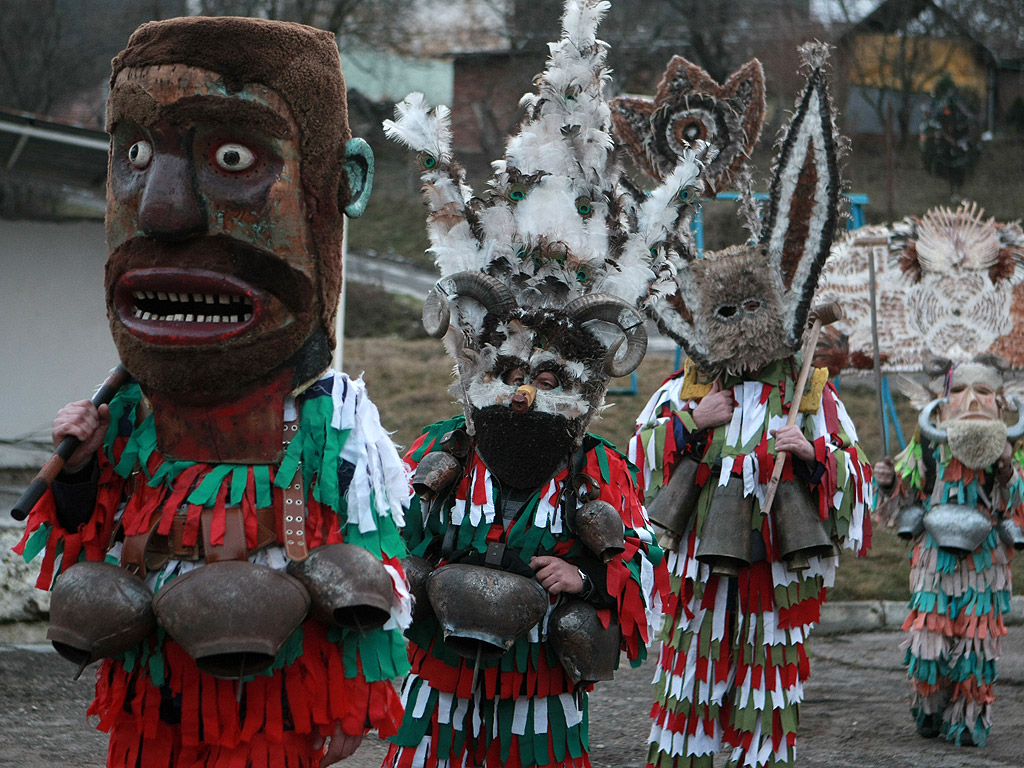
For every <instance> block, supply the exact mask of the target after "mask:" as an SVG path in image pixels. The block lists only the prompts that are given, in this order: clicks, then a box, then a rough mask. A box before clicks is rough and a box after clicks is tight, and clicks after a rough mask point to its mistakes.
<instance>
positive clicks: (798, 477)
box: [629, 44, 871, 768]
mask: <svg viewBox="0 0 1024 768" xmlns="http://www.w3.org/2000/svg"><path fill="white" fill-rule="evenodd" d="M802 55H803V57H804V60H805V62H806V63H807V66H808V68H809V70H810V72H809V75H808V83H807V87H806V88H805V90H804V92H803V94H802V95H801V97H800V99H799V100H798V102H797V107H796V111H795V114H794V115H793V117H792V118H791V120H790V123H789V125H788V126H787V128H786V131H785V133H784V136H783V138H782V141H781V150H780V155H779V158H778V162H777V165H776V172H775V176H774V178H773V180H772V185H771V194H770V200H769V209H768V211H767V215H766V217H765V219H764V224H763V225H762V224H761V222H760V218H759V217H758V216H757V215H756V210H754V208H755V206H754V205H753V200H752V195H749V190H748V195H747V201H746V205H745V207H746V209H747V212H748V226H749V227H750V229H751V231H753V232H755V238H756V242H754V243H753V244H747V245H740V246H733V247H730V248H727V249H725V250H723V251H718V252H715V253H706V254H704V255H703V257H702V258H693V256H692V254H691V253H689V252H687V251H686V249H685V248H681V249H680V250H679V254H680V255H679V256H678V257H676V258H675V259H674V266H675V268H676V283H677V291H676V292H675V293H672V294H668V295H660V296H658V297H656V298H655V300H654V301H653V302H652V303H651V304H650V305H649V306H650V308H651V310H652V314H653V316H654V318H655V319H656V320H657V322H658V323H659V326H660V327H661V328H662V330H663V331H665V332H666V333H667V334H668V335H669V336H671V337H672V338H673V339H675V340H676V341H677V342H678V343H679V344H680V345H681V346H682V347H683V348H684V349H685V350H686V352H687V354H688V355H689V359H688V360H687V361H686V364H685V366H684V368H683V369H682V370H681V371H679V372H677V373H675V374H673V375H672V376H671V377H669V379H668V380H667V381H666V382H665V383H664V384H663V385H662V387H661V389H659V390H658V392H656V393H655V394H654V396H653V397H652V398H651V400H650V401H649V402H648V404H647V406H646V407H645V408H644V410H643V412H642V413H641V414H640V416H639V418H638V420H637V433H636V435H635V436H634V438H633V440H632V442H631V443H630V449H629V458H630V459H631V460H632V461H633V462H634V463H635V464H636V465H637V467H639V469H640V474H641V478H642V480H643V484H644V486H645V489H646V493H647V494H648V508H649V510H650V514H651V519H652V521H654V522H655V523H656V524H658V525H660V526H661V527H663V528H665V529H666V535H665V538H664V539H663V540H662V543H663V545H664V546H665V548H666V550H667V551H668V566H669V571H670V573H671V574H672V598H671V600H670V602H669V603H668V604H667V605H666V610H665V614H666V621H665V625H664V627H663V629H662V633H661V640H662V648H661V656H660V659H659V665H658V670H657V672H656V673H655V679H654V684H655V702H654V706H653V709H652V712H651V716H652V718H653V720H654V723H653V725H652V729H651V734H650V750H649V754H648V764H649V765H652V766H659V767H660V766H706V767H708V768H710V766H711V765H712V760H713V755H714V754H715V753H716V752H718V751H720V750H722V749H723V748H724V749H730V750H731V757H730V760H729V765H737V766H740V765H742V766H762V765H777V764H792V763H793V761H794V760H795V755H796V749H795V745H796V732H797V725H798V719H799V717H798V715H799V706H800V702H801V700H802V698H803V683H804V680H805V679H806V678H807V675H808V672H809V665H808V659H807V655H806V652H805V650H804V641H805V640H806V638H807V635H808V632H809V631H810V630H811V628H812V627H813V626H814V624H815V623H816V622H817V621H818V619H819V614H820V609H821V605H822V603H823V601H824V599H825V592H826V589H827V588H828V587H829V586H831V585H832V582H833V578H834V573H835V568H836V565H837V563H838V548H839V547H846V548H848V549H852V550H853V551H855V552H857V553H858V554H862V553H863V552H864V551H865V550H866V549H867V547H868V546H869V535H870V520H869V518H868V517H867V516H866V514H865V513H866V510H867V508H868V505H869V503H870V494H871V471H870V467H869V465H868V464H867V462H866V460H865V458H864V456H863V454H862V452H861V450H860V448H859V447H858V445H857V442H856V441H857V435H856V432H855V430H854V426H853V424H852V423H851V421H850V419H849V417H848V415H847V413H846V411H845V409H844V407H843V405H842V403H841V402H840V400H839V398H838V396H837V394H836V391H835V389H834V388H833V387H832V385H831V384H830V383H828V379H827V371H826V370H824V369H819V370H814V371H813V374H812V373H811V371H810V369H809V360H807V355H806V352H805V354H804V356H803V357H804V360H803V361H802V360H801V357H800V355H799V354H798V348H799V346H800V343H801V339H802V337H803V336H804V331H805V324H806V322H807V320H808V315H809V305H810V301H811V297H812V295H813V293H814V288H815V284H816V282H817V277H818V274H819V271H820V269H821V265H822V264H823V263H824V261H825V259H826V257H827V256H828V253H829V247H830V245H831V243H832V238H833V235H834V231H835V228H836V225H837V222H838V221H839V219H840V212H839V202H840V179H839V173H838V168H837V165H838V147H837V144H838V143H839V141H840V139H841V137H839V136H838V135H837V133H836V129H835V126H834V115H833V112H832V108H831V104H830V99H829V95H828V91H827V82H826V74H825V71H824V65H825V60H826V58H827V49H826V48H825V47H824V46H822V45H820V44H811V45H807V46H804V47H803V48H802ZM685 235H686V233H680V234H679V241H680V242H685ZM825 321H826V319H825V318H824V317H822V316H818V317H816V319H815V323H814V326H813V328H812V332H811V333H810V334H809V338H808V340H807V342H806V344H812V343H813V338H814V337H815V336H816V333H817V329H818V327H819V325H820V323H822V322H825ZM798 372H799V375H798ZM808 378H809V380H810V387H809V391H805V388H804V387H803V386H802V384H803V382H804V381H806V380H808ZM779 472H781V478H780V477H779V474H778V473H779ZM780 479H781V482H778V481H779V480H780ZM776 482H777V485H776ZM652 498H653V501H652Z"/></svg>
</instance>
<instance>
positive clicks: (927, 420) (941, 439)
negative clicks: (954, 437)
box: [917, 397, 949, 445]
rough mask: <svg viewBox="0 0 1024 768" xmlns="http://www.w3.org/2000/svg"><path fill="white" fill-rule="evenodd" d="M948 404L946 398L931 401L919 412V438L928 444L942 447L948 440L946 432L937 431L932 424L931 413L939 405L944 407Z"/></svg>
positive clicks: (942, 430)
mask: <svg viewBox="0 0 1024 768" xmlns="http://www.w3.org/2000/svg"><path fill="white" fill-rule="evenodd" d="M948 402H949V398H948V397H940V398H939V399H937V400H932V401H931V402H930V403H928V405H926V406H925V407H924V408H923V409H922V410H921V415H920V416H918V417H917V428H918V429H919V430H921V437H923V438H924V439H925V440H927V441H928V442H930V443H934V444H937V445H944V444H945V443H946V442H947V440H948V437H947V436H946V430H944V429H939V428H938V427H936V426H935V425H934V424H932V413H933V412H934V411H935V409H936V408H938V407H939V406H940V405H945V404H946V403H948Z"/></svg>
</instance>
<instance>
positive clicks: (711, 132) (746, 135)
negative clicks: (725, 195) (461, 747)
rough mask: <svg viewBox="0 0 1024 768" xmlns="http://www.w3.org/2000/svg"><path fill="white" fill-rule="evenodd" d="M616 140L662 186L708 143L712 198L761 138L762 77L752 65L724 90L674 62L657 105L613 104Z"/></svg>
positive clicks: (627, 100) (638, 101)
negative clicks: (689, 151)
mask: <svg viewBox="0 0 1024 768" xmlns="http://www.w3.org/2000/svg"><path fill="white" fill-rule="evenodd" d="M611 106H612V123H613V125H614V128H615V133H616V136H617V137H618V139H619V141H620V142H621V143H622V144H623V145H624V146H625V147H626V149H627V151H628V152H629V153H630V155H631V157H632V158H633V161H634V162H635V163H637V165H639V166H640V167H641V168H643V169H644V170H645V171H646V172H647V173H648V174H649V175H650V176H652V177H653V178H654V179H656V180H657V181H663V180H664V179H665V177H666V176H667V175H668V174H669V173H671V172H672V169H673V168H674V167H675V165H676V163H677V162H679V159H680V158H681V156H682V154H683V150H684V149H685V148H686V147H692V146H696V142H698V141H706V142H707V143H709V144H711V145H712V146H714V147H715V148H716V149H717V150H718V157H717V158H715V160H714V161H713V162H711V163H709V165H708V168H707V171H706V173H705V175H704V183H705V189H704V194H705V195H706V196H710V195H713V194H715V192H716V191H717V190H720V189H724V188H725V187H726V186H727V185H728V184H730V183H731V181H732V179H733V177H734V176H735V174H736V173H737V172H738V170H739V169H740V167H741V166H742V165H743V164H744V162H745V161H746V160H747V158H748V157H749V156H750V152H751V151H752V150H753V148H754V145H755V144H756V143H757V140H758V138H759V137H760V136H761V126H762V124H763V123H764V112H765V96H764V71H763V69H762V68H761V62H759V61H758V60H757V59H751V60H750V61H748V62H747V63H746V64H744V65H743V66H742V67H740V68H739V69H738V70H736V71H735V72H734V73H732V74H731V75H730V76H729V79H728V80H726V81H725V83H723V84H722V85H719V84H718V83H717V82H715V80H714V79H713V78H712V77H711V76H710V75H709V74H708V73H707V72H706V71H705V70H704V69H702V68H701V67H699V66H697V65H696V64H694V63H692V62H690V61H687V60H686V59H684V58H682V57H681V56H673V57H672V60H671V61H670V62H669V64H668V67H667V68H666V69H665V74H664V76H663V77H662V79H661V82H660V83H659V84H658V91H657V93H656V95H655V97H654V99H645V98H639V97H622V98H619V99H614V100H613V101H612V104H611Z"/></svg>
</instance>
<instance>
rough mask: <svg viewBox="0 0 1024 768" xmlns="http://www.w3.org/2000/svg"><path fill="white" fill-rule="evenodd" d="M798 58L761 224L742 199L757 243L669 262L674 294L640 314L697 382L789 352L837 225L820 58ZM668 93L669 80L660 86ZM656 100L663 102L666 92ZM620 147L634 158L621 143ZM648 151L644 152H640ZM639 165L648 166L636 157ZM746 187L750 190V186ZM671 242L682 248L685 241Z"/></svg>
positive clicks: (813, 54)
mask: <svg viewBox="0 0 1024 768" xmlns="http://www.w3.org/2000/svg"><path fill="white" fill-rule="evenodd" d="M801 55H802V58H803V61H804V65H805V67H806V68H807V70H808V75H807V85H806V87H805V88H804V91H803V93H802V94H801V96H800V99H799V100H798V102H797V106H796V110H795V112H794V114H793V117H792V119H791V120H790V122H789V124H788V125H787V126H786V128H785V131H784V135H783V136H782V139H781V142H780V151H779V157H778V160H777V162H776V164H775V166H774V167H775V174H774V177H773V179H772V182H771V192H770V195H769V200H768V210H767V212H766V215H765V216H764V217H763V218H762V217H761V216H760V215H759V213H760V212H759V211H758V210H757V206H756V203H755V202H754V197H753V195H752V194H750V189H749V188H747V189H745V190H743V191H744V193H745V198H746V200H745V206H744V212H745V213H746V214H747V222H748V226H749V227H750V229H751V231H752V232H753V233H754V240H755V241H756V243H757V244H756V245H742V246H734V247H731V248H727V249H725V250H723V251H720V252H718V253H708V254H704V255H703V257H702V258H695V256H696V255H695V254H694V253H692V252H686V251H680V252H677V253H671V254H670V255H669V259H670V261H671V262H672V265H673V267H674V270H675V279H674V282H675V286H674V287H675V290H674V291H671V292H667V293H665V294H660V295H657V296H655V297H653V299H652V300H651V301H650V302H649V303H648V304H647V306H646V308H647V309H648V310H649V312H650V313H651V315H652V317H653V318H654V319H655V321H656V322H657V323H658V326H659V327H660V328H661V330H662V331H664V332H665V333H666V334H668V335H669V336H671V337H672V338H673V339H674V340H675V341H676V342H677V343H678V344H679V345H680V346H682V347H683V348H684V349H685V350H686V352H687V354H688V355H689V356H690V357H691V358H692V359H693V361H694V362H695V363H696V364H697V366H698V367H699V368H700V369H701V371H702V372H703V374H704V375H705V376H709V377H716V376H719V375H721V374H723V373H734V374H750V373H755V372H757V371H758V370H760V369H762V368H763V367H764V366H765V365H767V364H768V363H770V362H772V361H773V360H777V359H780V358H783V357H786V356H789V355H791V354H793V353H794V352H796V351H797V349H798V348H799V346H800V342H801V339H802V337H803V333H804V329H805V324H806V320H807V314H808V311H809V309H810V303H811V299H812V296H813V294H814V289H815V286H816V284H817V280H818V275H819V273H820V271H821V267H822V265H823V264H824V263H825V259H826V258H827V257H828V253H829V249H830V247H831V244H832V238H833V236H834V234H835V230H836V225H837V223H838V221H839V200H840V197H839V195H840V189H841V186H842V185H841V181H840V178H839V168H838V159H839V146H838V144H839V141H840V138H841V137H840V136H839V134H838V132H837V130H836V127H835V115H834V112H833V110H832V105H831V100H830V97H829V92H828V83H827V77H826V74H825V63H826V61H827V58H828V50H827V47H826V46H824V45H821V44H808V45H805V46H803V47H802V48H801ZM674 84H675V81H674V80H668V81H666V82H665V83H663V86H664V87H665V88H666V89H668V88H669V87H670V86H672V85H674ZM662 96H663V98H664V99H668V98H669V94H668V92H667V91H666V93H665V94H662ZM626 147H627V149H633V150H634V151H637V150H636V149H635V148H634V147H633V145H631V144H630V143H628V142H627V144H626ZM656 147H657V145H656V144H650V143H649V144H647V145H646V151H647V152H651V151H655V149H656ZM733 154H736V153H735V152H733ZM663 160H664V158H660V159H656V162H655V163H654V164H655V165H657V164H658V163H660V162H663ZM637 162H638V164H639V165H641V167H648V166H650V165H651V162H650V161H648V160H641V159H640V158H637ZM745 185H746V186H748V187H749V177H745ZM679 239H680V240H681V241H685V236H684V233H679Z"/></svg>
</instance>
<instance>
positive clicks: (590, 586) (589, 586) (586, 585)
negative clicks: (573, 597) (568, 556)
mask: <svg viewBox="0 0 1024 768" xmlns="http://www.w3.org/2000/svg"><path fill="white" fill-rule="evenodd" d="M576 570H577V571H579V572H580V578H581V579H582V580H583V589H581V590H580V597H581V598H583V599H584V600H589V599H590V596H591V595H592V594H593V593H594V580H593V579H592V578H590V577H589V576H587V574H586V572H584V570H583V569H582V568H579V567H577V568H576Z"/></svg>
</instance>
